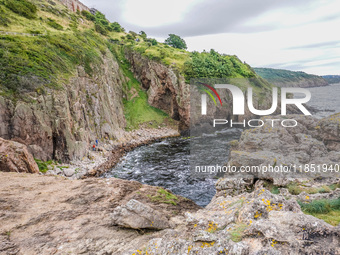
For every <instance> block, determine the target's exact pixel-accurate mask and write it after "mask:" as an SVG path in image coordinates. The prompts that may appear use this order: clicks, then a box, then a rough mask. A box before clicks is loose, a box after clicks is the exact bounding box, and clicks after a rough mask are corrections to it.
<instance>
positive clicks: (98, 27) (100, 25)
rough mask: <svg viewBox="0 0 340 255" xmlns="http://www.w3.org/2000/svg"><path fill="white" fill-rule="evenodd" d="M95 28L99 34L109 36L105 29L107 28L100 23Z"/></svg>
mask: <svg viewBox="0 0 340 255" xmlns="http://www.w3.org/2000/svg"><path fill="white" fill-rule="evenodd" d="M94 28H95V30H96V32H98V33H100V34H102V35H107V34H108V32H107V30H106V29H105V27H104V26H103V25H102V24H100V23H96V24H95V25H94Z"/></svg>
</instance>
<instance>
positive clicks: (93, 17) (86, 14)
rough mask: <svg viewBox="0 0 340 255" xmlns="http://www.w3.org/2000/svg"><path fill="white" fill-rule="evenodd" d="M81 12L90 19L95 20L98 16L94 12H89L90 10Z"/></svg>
mask: <svg viewBox="0 0 340 255" xmlns="http://www.w3.org/2000/svg"><path fill="white" fill-rule="evenodd" d="M81 14H82V15H83V16H84V17H85V18H86V19H87V20H90V21H95V20H96V17H95V16H94V15H93V14H92V13H90V12H88V11H85V10H84V11H81Z"/></svg>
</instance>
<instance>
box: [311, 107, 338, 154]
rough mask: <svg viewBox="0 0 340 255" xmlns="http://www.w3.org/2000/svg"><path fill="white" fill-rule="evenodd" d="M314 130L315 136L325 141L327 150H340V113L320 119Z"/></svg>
mask: <svg viewBox="0 0 340 255" xmlns="http://www.w3.org/2000/svg"><path fill="white" fill-rule="evenodd" d="M316 130H317V132H318V134H317V137H318V138H319V139H320V140H322V141H323V142H324V143H325V145H326V147H327V149H328V150H332V151H339V150H340V113H337V114H333V115H331V116H329V117H327V118H324V119H322V120H320V121H319V122H318V123H317V126H316Z"/></svg>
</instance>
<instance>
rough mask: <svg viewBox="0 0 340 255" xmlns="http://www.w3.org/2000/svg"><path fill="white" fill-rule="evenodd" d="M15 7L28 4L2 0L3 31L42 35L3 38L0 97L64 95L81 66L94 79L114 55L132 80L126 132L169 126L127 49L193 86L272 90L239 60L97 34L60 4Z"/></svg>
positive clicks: (128, 88) (146, 40)
mask: <svg viewBox="0 0 340 255" xmlns="http://www.w3.org/2000/svg"><path fill="white" fill-rule="evenodd" d="M11 1H12V2H15V3H19V2H22V1H23V2H25V1H26V0H18V1H15V0H2V1H1V0H0V31H5V32H18V33H32V34H40V36H37V37H31V36H22V35H4V34H0V94H1V95H4V96H7V97H11V98H12V99H13V100H18V99H21V100H27V99H28V98H29V97H28V96H27V93H31V92H33V93H38V94H41V93H45V92H46V90H48V89H63V84H66V83H67V82H68V78H70V77H71V76H72V75H74V73H75V70H76V67H77V66H78V65H82V66H84V68H85V71H86V73H87V74H88V75H90V76H91V75H92V74H93V72H94V71H95V70H93V69H94V68H95V67H98V66H99V64H100V63H101V61H102V60H101V56H102V55H103V54H107V49H109V50H111V52H112V53H113V54H114V55H115V57H116V58H117V60H118V63H119V64H120V67H121V69H122V71H123V73H124V75H125V76H126V77H127V80H128V81H127V82H126V84H124V86H125V87H124V88H123V89H124V90H125V93H126V94H127V97H126V98H125V99H124V106H125V115H126V119H127V128H129V129H134V128H137V127H138V126H139V125H140V124H142V123H150V122H151V123H152V126H158V125H160V124H161V123H163V122H168V121H167V120H168V116H167V115H166V114H165V113H163V112H162V111H160V110H158V109H156V108H153V107H151V106H149V105H148V103H147V95H146V93H145V91H144V90H143V89H142V88H141V86H140V84H139V82H138V81H137V80H136V79H135V78H134V77H133V74H132V73H131V72H130V69H129V67H130V66H129V63H128V62H127V60H126V59H125V56H124V54H123V53H122V52H123V49H124V48H129V49H132V50H134V51H137V52H139V53H140V54H141V55H143V56H145V57H147V58H149V59H151V60H155V61H158V62H161V63H163V64H165V65H167V66H171V67H173V68H174V69H177V70H178V71H179V73H181V74H182V75H184V77H185V78H186V79H187V81H188V82H189V80H190V78H197V77H208V78H210V77H217V78H225V77H233V78H235V79H236V80H235V84H236V85H238V86H239V87H241V88H242V89H245V88H246V87H247V86H253V87H254V88H255V93H257V94H261V93H262V92H263V90H267V89H269V88H270V87H271V85H270V84H269V83H268V82H266V81H264V80H263V79H261V78H260V77H258V76H257V75H256V74H255V73H254V71H253V70H252V69H251V67H250V66H248V65H247V64H244V63H242V62H241V61H240V60H239V59H238V58H237V57H236V56H228V55H221V54H218V53H217V52H215V51H210V52H203V53H198V52H193V53H190V52H187V51H185V50H181V49H175V48H172V47H170V46H168V45H165V44H163V43H157V42H156V43H155V44H154V43H151V41H150V40H149V38H145V37H143V36H140V35H138V34H136V33H133V32H132V33H131V32H129V33H126V32H122V31H120V32H112V31H111V32H110V31H108V30H106V31H104V33H98V32H96V30H95V24H96V22H97V20H93V19H92V20H91V19H87V18H86V17H85V16H84V15H82V14H81V13H73V12H70V11H69V10H68V9H67V8H66V7H65V6H63V5H62V4H60V3H59V2H58V1H45V0H30V1H28V2H31V3H34V4H35V6H36V7H37V12H36V13H35V14H34V15H33V17H31V18H27V17H25V15H22V13H21V15H20V14H19V13H16V12H14V11H13V10H11V9H10V8H9V7H8V4H7V3H8V2H11ZM93 18H94V17H93ZM104 19H105V17H104ZM108 24H110V23H108ZM97 31H98V30H97ZM136 39H139V42H136ZM243 78H247V79H243ZM249 78H250V79H251V80H249ZM131 95H132V96H131Z"/></svg>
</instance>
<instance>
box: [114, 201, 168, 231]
mask: <svg viewBox="0 0 340 255" xmlns="http://www.w3.org/2000/svg"><path fill="white" fill-rule="evenodd" d="M112 220H113V224H114V225H118V226H121V227H126V228H133V229H146V228H147V229H166V228H169V227H170V224H169V221H168V219H167V218H166V217H164V216H163V215H162V214H161V213H160V212H158V211H156V210H154V209H152V208H151V207H150V206H148V205H146V204H143V203H141V202H139V201H137V200H135V199H131V200H130V201H129V202H127V204H126V205H123V206H119V207H117V208H116V209H115V211H114V212H113V214H112Z"/></svg>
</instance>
